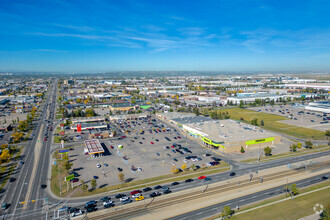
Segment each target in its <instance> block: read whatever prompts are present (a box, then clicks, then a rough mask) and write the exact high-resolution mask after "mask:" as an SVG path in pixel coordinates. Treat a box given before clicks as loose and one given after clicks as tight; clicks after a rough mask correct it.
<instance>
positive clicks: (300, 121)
mask: <svg viewBox="0 0 330 220" xmlns="http://www.w3.org/2000/svg"><path fill="white" fill-rule="evenodd" d="M249 109H251V110H253V111H258V112H263V113H269V114H274V115H280V116H283V117H286V118H288V120H282V121H280V122H281V123H285V124H288V125H295V126H300V127H305V128H311V129H315V130H320V131H326V130H329V127H330V125H329V121H330V114H323V113H321V112H314V111H309V110H305V108H304V107H303V106H297V107H296V106H291V105H274V106H270V105H269V106H262V107H253V108H249Z"/></svg>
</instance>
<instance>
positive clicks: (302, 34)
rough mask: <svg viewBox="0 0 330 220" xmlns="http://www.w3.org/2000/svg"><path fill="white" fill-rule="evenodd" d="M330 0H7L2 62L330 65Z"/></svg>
mask: <svg viewBox="0 0 330 220" xmlns="http://www.w3.org/2000/svg"><path fill="white" fill-rule="evenodd" d="M329 9H330V1H328V0H325V1H320V0H313V1H310V0H299V1H298V0H297V1H296V0H291V1H290V0H286V1H282V0H274V1H272V0H269V1H262V0H258V1H256V0H249V1H247V0H241V1H238V0H227V1H225V0H201V1H194V0H189V1H188V0H149V1H141V0H116V1H110V0H108V1H106V0H88V1H81V0H70V1H65V0H52V1H38V0H20V1H19V0H10V1H6V0H1V1H0V28H1V32H0V42H1V43H0V71H61V72H106V71H135V70H136V71H144V70H146V71H158V70H165V71H166V70H169V71H170V70H173V71H175V70H180V71H182V70H187V71H285V70H291V71H292V70H293V71H303V70H314V71H327V70H328V71H329V70H330V13H329Z"/></svg>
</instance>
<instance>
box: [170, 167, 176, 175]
mask: <svg viewBox="0 0 330 220" xmlns="http://www.w3.org/2000/svg"><path fill="white" fill-rule="evenodd" d="M171 172H172V173H175V172H176V166H175V165H173V166H172V168H171Z"/></svg>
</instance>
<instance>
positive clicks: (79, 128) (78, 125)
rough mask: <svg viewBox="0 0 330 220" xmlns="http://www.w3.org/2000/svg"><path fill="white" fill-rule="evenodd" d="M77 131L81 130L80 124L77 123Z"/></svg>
mask: <svg viewBox="0 0 330 220" xmlns="http://www.w3.org/2000/svg"><path fill="white" fill-rule="evenodd" d="M77 132H81V124H77Z"/></svg>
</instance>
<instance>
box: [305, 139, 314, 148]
mask: <svg viewBox="0 0 330 220" xmlns="http://www.w3.org/2000/svg"><path fill="white" fill-rule="evenodd" d="M305 145H306V148H313V143H312V142H311V141H310V140H308V141H305Z"/></svg>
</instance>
